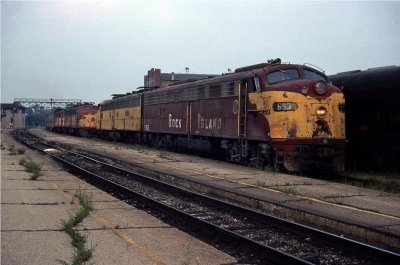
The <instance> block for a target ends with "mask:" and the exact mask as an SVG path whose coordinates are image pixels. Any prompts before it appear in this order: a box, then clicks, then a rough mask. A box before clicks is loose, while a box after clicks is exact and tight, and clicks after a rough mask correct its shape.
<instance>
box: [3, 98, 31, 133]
mask: <svg viewBox="0 0 400 265" xmlns="http://www.w3.org/2000/svg"><path fill="white" fill-rule="evenodd" d="M25 127H26V119H25V107H23V106H21V105H19V104H17V103H1V128H2V129H5V128H25Z"/></svg>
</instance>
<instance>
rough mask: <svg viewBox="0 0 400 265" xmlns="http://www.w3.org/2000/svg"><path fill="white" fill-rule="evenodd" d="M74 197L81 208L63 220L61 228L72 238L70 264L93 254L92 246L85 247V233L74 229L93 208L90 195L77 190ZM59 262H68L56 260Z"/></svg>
mask: <svg viewBox="0 0 400 265" xmlns="http://www.w3.org/2000/svg"><path fill="white" fill-rule="evenodd" d="M74 198H77V199H78V200H79V204H80V205H81V208H80V210H79V211H78V212H76V213H75V214H74V215H72V216H70V218H69V220H67V221H63V223H62V230H63V231H64V232H65V233H67V234H68V235H69V236H70V237H71V239H72V242H71V244H72V246H73V247H75V248H76V250H75V255H74V257H73V259H72V263H71V264H72V265H80V264H84V263H85V262H87V261H88V260H89V259H90V258H91V257H92V255H93V248H90V249H88V248H86V247H85V244H86V239H87V237H86V236H85V235H82V234H81V233H79V231H77V230H76V229H75V227H76V225H78V224H79V223H80V222H82V220H83V219H84V218H85V217H87V216H88V215H89V212H90V211H91V210H92V209H93V203H92V200H91V197H90V196H89V195H87V194H86V193H85V192H82V191H81V190H78V191H77V192H76V193H75V195H74ZM57 261H58V262H60V263H61V264H64V265H67V264H68V263H67V262H66V261H64V260H57Z"/></svg>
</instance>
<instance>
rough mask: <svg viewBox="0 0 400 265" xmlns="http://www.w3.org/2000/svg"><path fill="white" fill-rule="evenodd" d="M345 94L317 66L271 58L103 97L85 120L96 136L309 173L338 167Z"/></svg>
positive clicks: (341, 155) (341, 167) (342, 153)
mask: <svg viewBox="0 0 400 265" xmlns="http://www.w3.org/2000/svg"><path fill="white" fill-rule="evenodd" d="M344 110H345V99H344V96H343V93H342V92H341V90H340V89H338V88H337V87H335V86H333V85H332V84H331V82H330V81H329V80H328V78H327V76H326V75H325V74H324V73H323V72H322V71H320V70H319V69H317V68H315V67H312V66H308V65H298V64H289V63H285V64H284V63H281V61H280V60H279V59H276V60H270V61H269V62H268V63H262V64H257V65H251V66H247V67H242V68H239V69H236V70H235V71H234V73H229V74H224V75H221V76H218V77H213V78H208V79H203V80H199V81H193V82H186V83H182V84H175V85H171V86H168V87H164V88H153V89H144V90H140V91H136V92H134V93H131V94H129V95H125V96H120V97H116V98H113V99H111V100H106V101H104V102H102V103H100V104H99V106H98V110H97V112H96V113H92V114H88V115H91V116H90V117H89V116H87V118H86V119H82V122H83V124H82V125H83V126H85V127H92V128H93V123H92V126H90V125H87V124H86V125H84V124H85V121H86V120H90V121H93V119H94V120H95V123H96V130H95V131H96V133H97V135H99V136H101V137H113V138H121V139H124V140H129V141H133V142H142V143H146V144H149V145H155V146H160V147H168V148H174V149H190V150H194V151H197V152H201V153H209V154H218V155H222V156H225V157H226V159H227V160H228V161H233V162H248V163H252V164H258V165H268V166H271V167H274V168H282V167H283V168H285V169H286V170H288V171H307V170H311V169H314V168H317V169H327V170H334V171H343V170H344V162H345V142H346V137H345V113H344Z"/></svg>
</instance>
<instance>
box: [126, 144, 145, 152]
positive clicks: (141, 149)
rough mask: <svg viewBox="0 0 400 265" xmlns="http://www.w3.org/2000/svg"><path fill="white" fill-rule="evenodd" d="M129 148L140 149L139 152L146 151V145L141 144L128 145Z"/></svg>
mask: <svg viewBox="0 0 400 265" xmlns="http://www.w3.org/2000/svg"><path fill="white" fill-rule="evenodd" d="M128 149H133V150H135V151H138V152H139V153H144V152H145V148H144V146H143V145H140V144H133V145H128Z"/></svg>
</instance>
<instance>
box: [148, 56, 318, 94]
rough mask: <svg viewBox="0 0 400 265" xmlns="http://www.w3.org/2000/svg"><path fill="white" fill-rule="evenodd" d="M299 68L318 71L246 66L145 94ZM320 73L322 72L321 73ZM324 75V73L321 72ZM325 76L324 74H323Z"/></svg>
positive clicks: (283, 65)
mask: <svg viewBox="0 0 400 265" xmlns="http://www.w3.org/2000/svg"><path fill="white" fill-rule="evenodd" d="M293 67H295V68H297V67H302V68H307V69H313V71H316V69H314V68H312V67H309V66H304V65H300V64H266V63H264V64H256V65H252V66H246V67H242V68H239V69H244V70H241V71H239V72H235V73H228V74H224V75H220V76H216V77H212V78H207V79H201V80H197V81H194V82H189V83H182V84H176V85H171V86H167V87H162V88H158V89H154V90H151V91H148V92H145V93H146V94H153V93H158V92H161V91H169V90H176V89H185V88H190V87H193V86H201V85H206V84H208V85H213V84H214V83H221V82H234V81H236V80H240V79H241V78H249V77H252V76H253V75H254V74H255V73H256V72H259V71H262V70H263V69H264V70H265V69H269V70H271V71H274V70H275V69H287V68H293ZM319 72H320V71H319ZM321 73H322V72H321ZM322 74H324V73H322ZM324 75H325V74H324Z"/></svg>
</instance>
